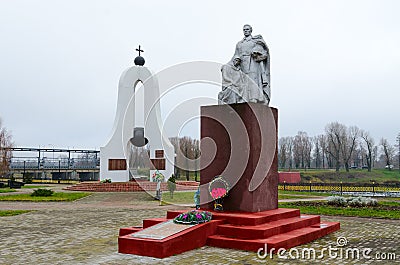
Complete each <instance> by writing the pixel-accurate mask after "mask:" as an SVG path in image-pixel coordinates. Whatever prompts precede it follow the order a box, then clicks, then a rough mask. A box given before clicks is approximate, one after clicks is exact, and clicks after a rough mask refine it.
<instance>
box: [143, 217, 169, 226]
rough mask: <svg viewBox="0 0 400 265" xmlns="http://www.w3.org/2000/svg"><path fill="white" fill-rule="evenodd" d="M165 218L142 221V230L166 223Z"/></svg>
mask: <svg viewBox="0 0 400 265" xmlns="http://www.w3.org/2000/svg"><path fill="white" fill-rule="evenodd" d="M167 220H168V219H167V218H152V219H145V220H143V228H147V227H150V226H153V225H156V224H159V223H162V222H165V221H167Z"/></svg>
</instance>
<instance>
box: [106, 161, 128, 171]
mask: <svg viewBox="0 0 400 265" xmlns="http://www.w3.org/2000/svg"><path fill="white" fill-rule="evenodd" d="M108 170H126V160H125V159H108Z"/></svg>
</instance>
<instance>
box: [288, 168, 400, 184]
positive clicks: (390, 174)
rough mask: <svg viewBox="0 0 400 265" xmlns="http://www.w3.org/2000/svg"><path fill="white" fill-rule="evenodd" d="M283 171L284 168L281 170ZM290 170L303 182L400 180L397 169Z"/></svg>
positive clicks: (382, 181)
mask: <svg viewBox="0 0 400 265" xmlns="http://www.w3.org/2000/svg"><path fill="white" fill-rule="evenodd" d="M282 171H285V170H282ZM292 171H298V172H300V175H301V180H302V181H303V182H308V181H312V182H327V183H331V182H340V181H343V182H344V183H346V182H348V183H370V182H372V181H375V182H376V183H384V182H400V172H399V170H398V169H393V170H388V169H372V171H371V172H368V170H367V169H350V171H349V172H346V170H344V169H341V170H340V171H339V172H336V171H335V170H334V169H307V170H304V169H298V170H296V169H294V170H292Z"/></svg>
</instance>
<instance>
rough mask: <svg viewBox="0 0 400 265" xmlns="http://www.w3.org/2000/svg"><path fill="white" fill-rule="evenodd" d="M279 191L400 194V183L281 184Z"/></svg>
mask: <svg viewBox="0 0 400 265" xmlns="http://www.w3.org/2000/svg"><path fill="white" fill-rule="evenodd" d="M278 189H279V190H286V191H308V192H340V193H343V192H372V193H375V192H376V193H378V192H381V193H386V192H400V183H385V184H381V183H374V182H373V183H312V182H310V183H280V184H279V186H278Z"/></svg>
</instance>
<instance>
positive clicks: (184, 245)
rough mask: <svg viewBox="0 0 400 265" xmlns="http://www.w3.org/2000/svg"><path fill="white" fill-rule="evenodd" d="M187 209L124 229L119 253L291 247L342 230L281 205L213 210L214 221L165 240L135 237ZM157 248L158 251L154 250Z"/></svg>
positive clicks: (159, 255) (161, 254)
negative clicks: (258, 209) (255, 209)
mask: <svg viewBox="0 0 400 265" xmlns="http://www.w3.org/2000/svg"><path fill="white" fill-rule="evenodd" d="M182 212H184V211H168V212H167V218H155V219H147V220H144V221H143V227H129V228H121V230H120V237H119V244H118V245H119V252H120V253H126V254H137V255H143V256H151V257H157V258H164V257H168V256H171V255H175V254H179V253H182V252H184V251H188V250H191V249H194V248H198V247H202V246H204V245H208V246H213V247H221V248H232V249H240V250H247V251H254V252H256V251H257V250H258V249H260V248H264V247H265V244H267V246H268V249H271V248H275V252H276V251H277V250H278V249H279V248H285V249H288V248H291V247H295V246H298V245H301V244H305V243H308V242H311V241H313V240H315V239H318V238H320V237H323V236H325V235H327V234H330V233H332V232H335V231H337V230H339V229H340V224H339V223H337V222H322V223H321V221H320V217H319V216H317V215H301V214H300V211H299V210H298V209H284V208H279V209H275V210H268V211H263V212H257V213H245V212H212V214H213V220H212V221H210V222H208V223H204V224H199V225H195V226H192V227H189V228H187V229H185V230H183V231H180V232H178V233H176V234H172V235H170V236H168V237H166V238H164V239H162V240H156V239H151V238H134V237H132V234H134V233H135V232H138V231H143V229H146V228H149V227H151V226H153V225H156V224H160V223H162V222H168V221H170V220H171V219H173V218H174V217H175V216H177V215H178V214H180V213H182ZM155 249H157V251H156V250H155Z"/></svg>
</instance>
